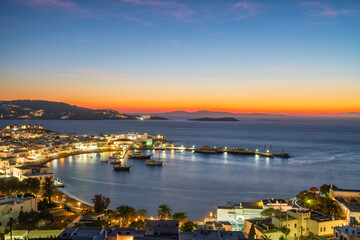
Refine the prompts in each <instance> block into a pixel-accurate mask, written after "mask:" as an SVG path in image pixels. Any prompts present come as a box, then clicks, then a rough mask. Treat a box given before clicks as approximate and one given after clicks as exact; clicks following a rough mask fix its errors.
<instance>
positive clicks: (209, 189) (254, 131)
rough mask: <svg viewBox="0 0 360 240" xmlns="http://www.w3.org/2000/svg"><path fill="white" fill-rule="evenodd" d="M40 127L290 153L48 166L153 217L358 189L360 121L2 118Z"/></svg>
mask: <svg viewBox="0 0 360 240" xmlns="http://www.w3.org/2000/svg"><path fill="white" fill-rule="evenodd" d="M22 123H26V124H35V123H36V124H42V125H43V126H44V128H46V129H50V130H53V131H58V132H64V133H76V134H88V135H98V134H100V133H103V134H110V133H115V134H119V133H128V132H139V133H148V134H151V135H158V134H160V135H164V136H165V138H166V139H167V140H169V141H173V142H174V144H175V145H177V146H180V145H184V146H188V147H191V146H193V145H195V146H196V147H201V146H202V145H205V144H207V145H210V146H216V147H228V148H233V147H239V148H242V147H247V148H248V149H252V150H255V149H259V150H260V151H261V150H264V149H265V144H266V148H267V149H269V147H270V145H271V147H272V151H273V152H277V153H281V152H282V150H283V149H284V150H285V152H287V153H289V154H290V155H291V158H288V159H283V158H265V157H259V156H239V155H232V154H228V153H223V154H216V155H209V154H200V153H193V152H191V151H161V152H154V151H149V153H152V154H153V155H154V156H155V157H156V158H161V159H162V160H163V161H165V165H164V166H163V167H149V166H146V165H145V164H144V162H143V160H130V159H129V160H128V164H129V165H131V166H132V170H131V171H130V172H116V171H113V169H112V167H111V166H110V164H109V163H102V162H100V158H103V157H106V156H108V155H109V154H110V153H103V154H102V156H100V157H99V156H96V154H95V153H94V154H82V155H77V156H71V157H66V158H61V159H56V160H53V161H51V162H49V163H47V165H48V166H49V167H50V169H51V171H52V172H53V173H55V176H56V177H58V178H60V179H62V180H63V181H64V183H65V187H64V188H63V189H62V191H63V192H64V193H66V194H69V195H70V196H72V197H75V198H77V199H79V200H81V201H84V202H86V203H89V204H92V201H91V198H92V197H93V196H94V194H102V195H104V196H106V197H109V198H110V200H111V204H110V208H116V207H118V206H120V205H123V204H126V205H130V206H133V207H135V208H137V209H146V210H147V211H148V212H149V216H155V214H156V210H157V208H158V206H159V205H161V204H168V205H169V206H170V207H171V208H172V209H173V211H174V212H186V213H187V214H188V216H189V217H190V218H191V219H192V220H201V219H202V218H203V217H205V216H207V215H209V212H210V211H216V208H217V206H219V205H227V204H239V202H242V201H259V200H262V199H267V198H268V197H270V198H284V199H289V198H292V197H295V196H296V195H297V193H299V192H300V191H302V190H305V189H309V188H311V187H313V186H315V187H318V188H319V187H320V186H321V185H322V184H333V185H336V186H337V187H341V188H347V189H360V119H359V118H325V117H322V118H310V117H307V118H300V117H283V118H276V119H275V120H274V119H271V120H265V119H244V120H241V121H239V122H197V121H187V120H145V121H140V120H103V121H98V120H89V121H83V120H74V121H73V120H27V121H18V120H1V121H0V126H1V127H3V126H5V125H12V124H22Z"/></svg>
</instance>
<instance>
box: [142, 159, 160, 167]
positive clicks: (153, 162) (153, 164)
mask: <svg viewBox="0 0 360 240" xmlns="http://www.w3.org/2000/svg"><path fill="white" fill-rule="evenodd" d="M145 164H146V165H147V166H163V165H164V162H163V161H156V160H147V161H146V162H145Z"/></svg>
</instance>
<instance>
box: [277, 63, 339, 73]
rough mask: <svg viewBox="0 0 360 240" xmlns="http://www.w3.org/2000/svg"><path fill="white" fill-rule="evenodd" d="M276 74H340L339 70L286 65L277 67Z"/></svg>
mask: <svg viewBox="0 0 360 240" xmlns="http://www.w3.org/2000/svg"><path fill="white" fill-rule="evenodd" d="M275 71H276V72H282V73H335V72H340V71H339V70H337V69H327V68H297V67H293V66H289V65H284V64H276V65H275Z"/></svg>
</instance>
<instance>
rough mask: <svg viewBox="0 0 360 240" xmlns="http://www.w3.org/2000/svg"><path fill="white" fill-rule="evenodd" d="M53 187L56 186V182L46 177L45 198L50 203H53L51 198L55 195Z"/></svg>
mask: <svg viewBox="0 0 360 240" xmlns="http://www.w3.org/2000/svg"><path fill="white" fill-rule="evenodd" d="M53 186H54V181H53V180H52V179H51V178H50V177H46V178H45V182H44V186H43V191H44V194H45V197H47V198H48V200H49V203H51V196H52V195H53V194H54V192H53Z"/></svg>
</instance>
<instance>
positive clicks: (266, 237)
mask: <svg viewBox="0 0 360 240" xmlns="http://www.w3.org/2000/svg"><path fill="white" fill-rule="evenodd" d="M270 237H271V236H268V235H266V234H264V235H263V236H261V238H262V240H271V238H270Z"/></svg>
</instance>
